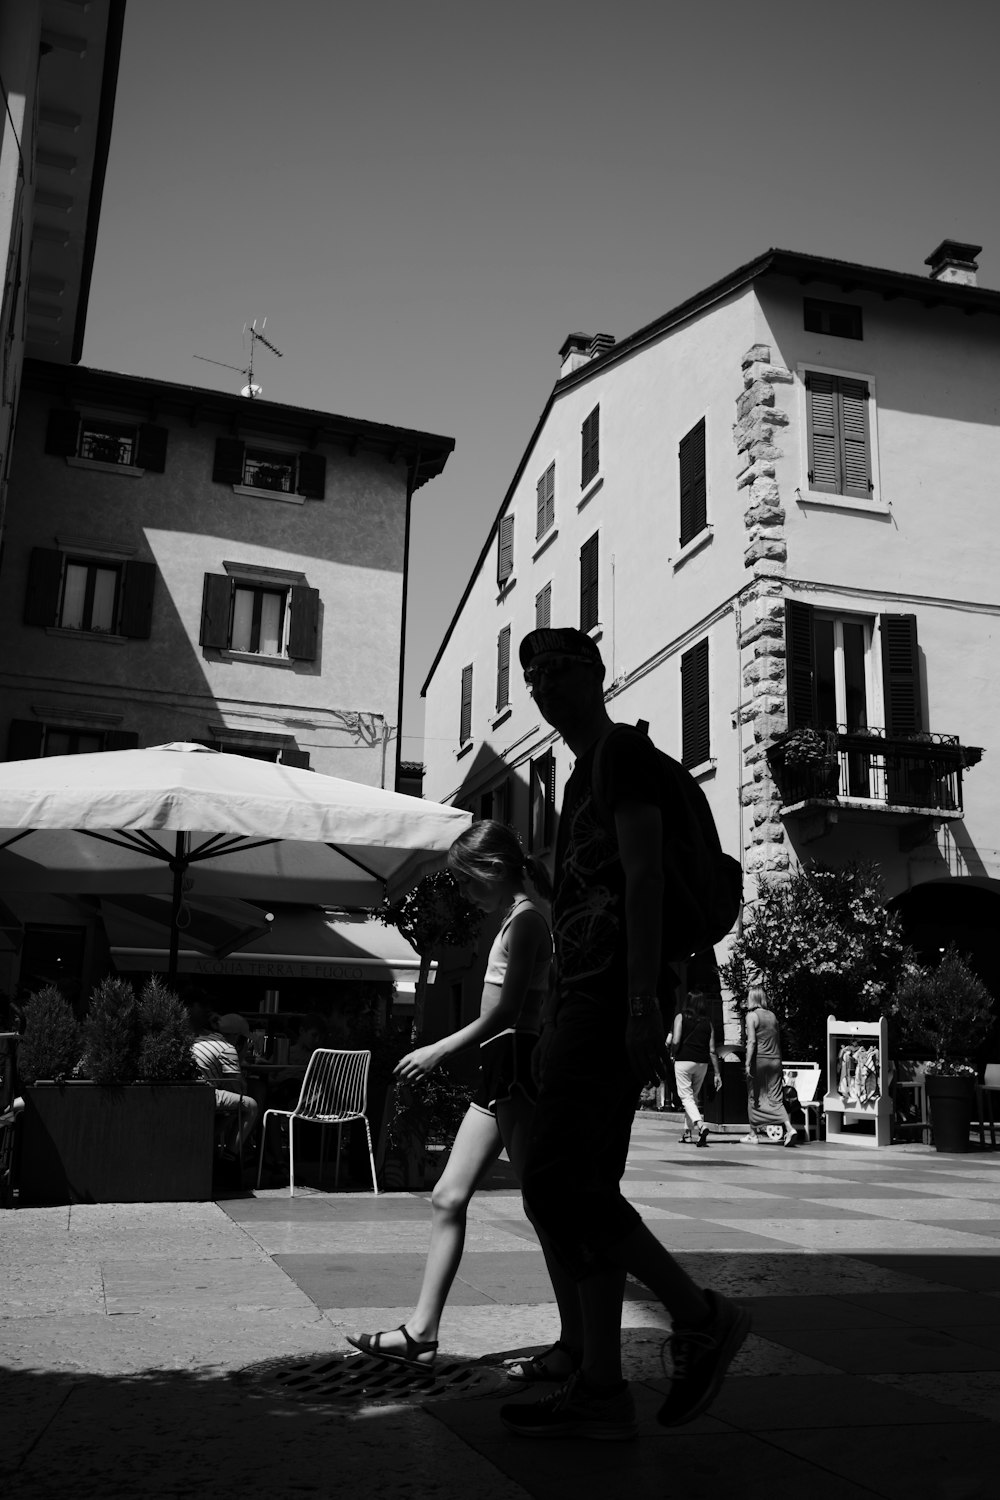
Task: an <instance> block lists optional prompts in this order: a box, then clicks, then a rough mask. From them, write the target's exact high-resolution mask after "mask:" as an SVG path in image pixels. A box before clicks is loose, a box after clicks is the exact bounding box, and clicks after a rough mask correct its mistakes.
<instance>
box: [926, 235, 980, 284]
mask: <svg viewBox="0 0 1000 1500" xmlns="http://www.w3.org/2000/svg"><path fill="white" fill-rule="evenodd" d="M982 248H983V247H982V245H965V244H963V243H962V242H961V240H942V241H941V243H940V245H938V247H937V249H936V250H932V251H931V253H930V255H928V257H927V259H926V260H925V261H924V265H925V266H930V268H931V271H930V275H931V280H932V281H953V282H957V283H958V285H959V286H976V285H978V283H977V281H976V272H977V271H978V270H979V265H978V262H977V261H976V256H977V255H978V254H979V253H980V251H981V250H982Z"/></svg>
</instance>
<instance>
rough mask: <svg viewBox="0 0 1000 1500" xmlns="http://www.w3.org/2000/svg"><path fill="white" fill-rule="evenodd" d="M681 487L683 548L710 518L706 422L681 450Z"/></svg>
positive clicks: (684, 438) (681, 445)
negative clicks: (706, 468)
mask: <svg viewBox="0 0 1000 1500" xmlns="http://www.w3.org/2000/svg"><path fill="white" fill-rule="evenodd" d="M678 459H679V463H680V487H681V518H680V520H681V534H680V543H681V546H682V547H683V546H684V545H685V544H686V543H687V542H689V541H691V539H692V537H696V536H697V535H698V533H699V532H701V531H704V529H705V524H706V521H707V518H708V513H707V510H706V501H705V423H704V420H702V421H701V422H699V423H698V425H697V426H696V427H692V429H691V431H690V432H689V433H688V434H687V436H686V437H682V438H681V441H680V447H679V449H678Z"/></svg>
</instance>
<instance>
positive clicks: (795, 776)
mask: <svg viewBox="0 0 1000 1500" xmlns="http://www.w3.org/2000/svg"><path fill="white" fill-rule="evenodd" d="M767 761H768V765H769V766H770V768H771V772H772V774H773V776H774V778H775V780H776V781H777V783H778V788H779V790H780V792H781V795H782V797H783V798H784V800H785V801H786V802H789V801H795V802H798V801H801V800H802V799H803V798H805V797H836V795H837V789H838V786H839V783H840V758H839V756H838V754H837V736H836V734H835V733H834V732H833V731H832V730H830V729H813V728H812V727H811V726H809V725H805V726H803V727H802V728H801V729H789V730H787V731H786V732H785V733H784V734H781V735H778V736H777V738H776V739H775V740H774V742H773V744H772V745H771V746H770V748H769V749H768V751H767Z"/></svg>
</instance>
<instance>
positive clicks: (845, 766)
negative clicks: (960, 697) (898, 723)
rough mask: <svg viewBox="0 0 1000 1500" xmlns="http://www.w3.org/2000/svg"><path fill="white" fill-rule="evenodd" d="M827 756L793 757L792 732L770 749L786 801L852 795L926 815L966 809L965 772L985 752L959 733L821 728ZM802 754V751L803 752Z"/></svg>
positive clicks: (862, 800) (851, 797)
mask: <svg viewBox="0 0 1000 1500" xmlns="http://www.w3.org/2000/svg"><path fill="white" fill-rule="evenodd" d="M818 738H820V739H822V741H823V742H824V743H825V747H826V748H825V754H823V756H822V758H819V757H817V758H814V759H812V760H808V761H807V760H803V759H801V758H799V759H795V758H794V756H789V755H788V753H787V749H786V746H787V747H789V748H790V741H791V740H792V736H784V735H783V736H782V737H781V739H780V740H777V741H775V743H774V744H773V745H771V746H770V748H769V749H768V752H767V759H768V764H769V766H770V768H771V772H772V774H773V776H774V778H775V781H776V782H777V784H778V787H779V790H780V791H781V796H782V800H783V802H784V803H785V804H786V806H791V805H793V804H795V803H797V802H810V801H830V800H833V799H843V798H849V799H850V800H851V801H861V802H865V801H868V802H871V803H872V804H874V805H881V806H882V807H888V808H915V809H919V810H920V811H921V812H923V813H934V812H938V813H950V814H952V815H953V816H954V815H957V814H960V813H961V811H962V772H963V771H965V770H968V768H969V767H970V766H974V765H977V764H978V762H979V761H980V759H981V758H982V754H983V752H982V750H981V749H979V748H978V747H976V746H973V745H962V744H960V743H959V739H958V736H957V735H953V734H929V733H927V734H919V735H909V736H901V735H887V734H886V732H885V730H882V729H850V730H848V729H845V728H843V727H842V726H838V728H837V729H835V730H820V731H819V735H818ZM800 755H801V752H800Z"/></svg>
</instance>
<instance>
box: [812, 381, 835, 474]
mask: <svg viewBox="0 0 1000 1500" xmlns="http://www.w3.org/2000/svg"><path fill="white" fill-rule="evenodd" d="M806 406H807V409H808V424H809V476H808V478H809V488H810V489H812V490H825V491H827V492H828V493H829V494H833V495H836V494H839V493H840V434H839V430H838V428H839V424H838V421H837V381H836V378H835V377H834V376H833V375H816V374H814V373H813V372H812V371H810V372H809V373H808V374H807V375H806Z"/></svg>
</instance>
